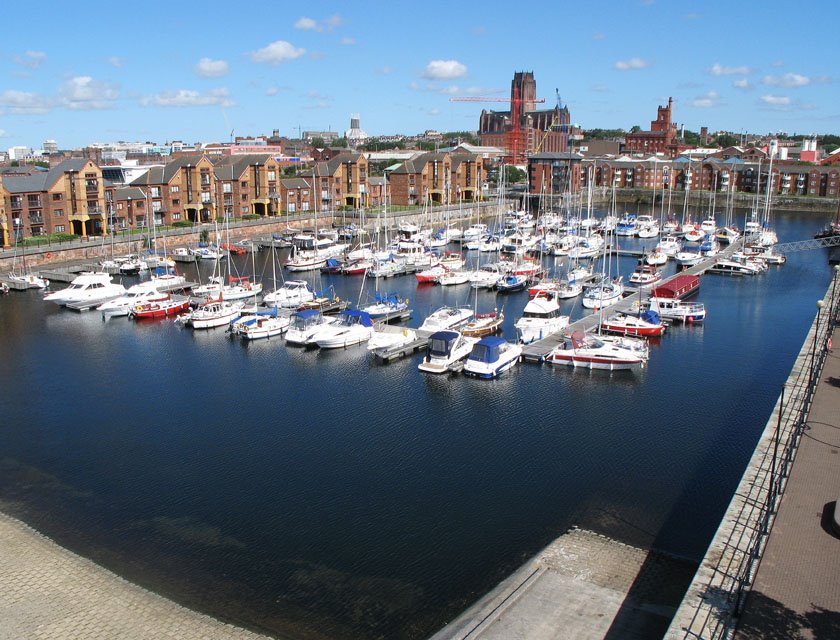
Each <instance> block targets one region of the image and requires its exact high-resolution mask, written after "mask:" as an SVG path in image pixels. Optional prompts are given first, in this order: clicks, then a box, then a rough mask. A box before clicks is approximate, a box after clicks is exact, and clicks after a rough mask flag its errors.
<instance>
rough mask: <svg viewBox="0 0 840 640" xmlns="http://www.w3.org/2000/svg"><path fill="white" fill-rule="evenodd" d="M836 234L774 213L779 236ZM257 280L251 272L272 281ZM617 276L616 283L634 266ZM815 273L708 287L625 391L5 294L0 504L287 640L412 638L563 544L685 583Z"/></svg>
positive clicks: (818, 260)
mask: <svg viewBox="0 0 840 640" xmlns="http://www.w3.org/2000/svg"><path fill="white" fill-rule="evenodd" d="M828 218H829V216H828V215H822V214H813V213H795V212H780V213H779V214H777V215H776V218H775V222H776V229H777V231H778V234H779V237H780V241H781V242H786V241H792V240H800V239H805V238H809V237H811V236H812V235H813V233H814V232H815V231H817V230H818V229H820V228H822V227H823V225H824V224H825V222H826V221H827V219H828ZM619 240H620V241H623V240H624V239H619ZM626 245H627V246H628V247H629V246H634V247H638V248H641V241H638V240H635V241H634V240H628V241H627V242H626ZM473 259H475V258H473ZM485 259H486V258H485ZM235 260H236V264H237V265H238V267H239V269H240V271H242V272H250V270H251V268H250V264H251V263H250V260H251V258H250V257H241V258H236V259H235ZM270 260H271V252H270V251H263V252H261V253H260V254H259V255H258V256H257V257H256V271H257V274H258V275H262V277H263V278H265V279H266V281H267V285H266V286H267V287H270V286H271V285H270V283H269V282H268V281H269V280H270V278H271V263H270ZM558 264H559V262H558ZM619 264H620V271H621V272H622V273H624V274H625V279H626V274H629V273H630V272H631V271H632V269H633V266H634V264H635V260H634V259H632V258H621V259H620V261H619ZM200 268H201V274H200V275H201V278H202V279H206V277H207V275H208V274H209V265H201V267H200ZM673 269H674V267H673V266H669V271H668V272H669V273H670V272H672V270H673ZM831 273H832V272H831V270H830V268H829V266H828V264H827V261H826V258H825V253H824V250H818V251H807V252H800V253H792V254H790V255H789V257H788V262H787V264H786V265H784V266H781V267H779V266H771V267H770V269H769V270H768V271H767V272H766V273H764V274H763V275H759V276H757V277H743V278H728V277H725V276H717V275H707V276H704V277H703V279H702V284H701V288H700V292H699V295H698V297H697V300H699V301H702V302H704V303H705V304H706V307H707V309H708V311H709V316H708V319H707V321H706V322H705V324H702V325H695V326H690V325H689V326H673V327H671V328H670V329H669V331H668V332H667V333H666V335H665V336H664V337H663V338H662V339H661V340H657V341H655V342H652V343H651V358H650V362H649V365H648V367H647V368H646V369H644V370H642V371H641V372H640V373H635V374H634V373H630V372H615V373H607V372H598V371H596V372H591V371H578V370H571V369H567V368H565V367H560V368H557V369H553V368H550V367H548V366H538V365H530V364H522V365H519V366H518V367H516V368H514V369H513V370H512V371H511V372H509V373H507V374H505V376H503V377H502V378H500V379H498V380H494V381H482V380H474V379H467V378H465V377H461V376H457V377H455V376H452V377H450V376H445V377H436V376H428V375H423V374H421V373H419V372H418V371H417V363H418V360H419V358H420V357H421V356H420V355H419V354H418V355H415V356H414V357H412V358H407V359H405V360H399V361H396V362H394V363H391V364H388V365H381V364H378V363H376V362H374V361H373V360H372V359H371V357H370V356H369V354H368V352H367V351H366V350H365V349H364V348H363V347H354V348H348V349H346V350H335V351H328V352H320V351H311V350H302V349H295V348H290V347H286V346H285V344H284V342H283V341H282V340H280V339H270V340H268V341H261V342H255V343H250V344H244V343H240V342H239V341H234V340H231V339H229V338H227V337H226V335H225V334H224V332H223V331H222V330H214V331H209V332H198V331H196V332H193V331H190V330H188V329H184V328H181V327H179V326H177V325H176V324H175V323H173V322H172V321H171V320H165V321H161V322H154V321H153V322H134V321H129V320H127V319H125V318H115V319H112V320H110V321H108V322H103V321H102V319H101V318H100V316H99V314H97V313H96V312H89V313H83V314H79V313H75V312H72V311H67V310H65V309H60V308H58V307H56V306H54V305H52V304H49V303H46V302H44V301H42V300H41V299H40V297H41V296H40V294H39V293H37V292H35V291H29V292H25V293H13V294H12V295H9V296H6V297H5V298H3V299H0V389H2V396H1V397H0V408H2V425H3V426H2V428H0V510H2V511H4V512H6V513H9V514H10V515H13V516H16V517H18V518H20V519H22V520H24V521H25V522H27V523H29V524H31V525H32V526H34V527H35V528H37V529H38V530H40V531H42V532H43V533H45V534H46V535H48V536H50V537H53V538H54V539H55V540H56V541H57V542H59V543H60V544H62V545H64V546H66V547H68V548H70V549H72V550H74V551H76V552H78V553H81V554H82V555H84V556H87V557H90V558H92V559H93V560H95V561H96V562H98V563H100V564H102V565H104V566H106V567H108V568H109V569H112V570H113V571H115V572H116V573H118V574H120V575H122V576H124V577H126V578H127V579H129V580H132V581H135V582H137V583H139V584H141V585H143V586H146V587H148V588H150V589H152V590H155V591H157V592H159V593H161V594H163V595H166V596H169V597H172V598H174V599H175V600H177V601H178V602H181V603H183V604H185V605H187V606H189V607H192V608H196V609H199V610H201V611H204V612H207V613H210V614H212V615H215V616H218V617H220V618H222V619H225V620H228V621H231V622H234V623H237V624H240V625H245V626H248V627H250V628H254V629H257V630H262V631H265V632H268V633H270V634H273V635H277V636H279V637H291V638H297V637H301V638H321V637H323V638H344V637H354V638H423V637H426V636H428V635H430V634H431V633H432V632H433V631H435V630H436V629H438V628H439V627H441V626H442V625H443V624H445V623H446V622H447V621H449V620H451V619H453V618H454V617H455V616H456V615H458V613H459V612H461V611H462V610H463V609H465V608H466V607H467V606H468V605H469V604H471V603H472V602H473V601H475V600H476V599H477V598H478V597H480V596H481V595H482V594H484V593H485V592H487V591H488V590H489V589H491V588H492V587H493V586H495V585H496V584H497V583H498V581H499V580H501V579H502V578H504V577H505V576H506V575H508V574H509V573H510V572H511V571H513V570H514V569H515V568H517V567H518V566H519V565H520V564H521V563H522V562H523V561H524V560H525V559H527V558H528V557H530V556H531V555H533V554H534V553H536V552H537V551H538V550H539V549H540V548H541V547H543V546H544V545H546V544H547V543H549V542H550V541H551V540H553V539H555V538H556V537H557V536H559V535H560V534H562V533H563V532H564V531H565V530H567V529H568V528H569V527H571V526H574V525H577V526H580V527H584V528H588V529H592V530H595V531H597V532H599V533H603V534H605V535H608V536H610V537H613V538H615V539H617V540H620V541H623V542H626V543H628V544H632V545H638V546H641V547H645V548H648V547H652V548H656V549H658V550H661V551H664V552H666V553H670V554H674V555H676V556H679V557H682V558H686V559H687V560H688V561H690V562H693V563H696V562H697V561H699V559H700V558H701V557H702V555H703V553H704V552H705V549H706V546H707V545H708V542H709V540H710V539H711V536H712V534H713V533H714V531H715V529H716V527H717V525H718V523H719V521H720V518H721V516H722V514H723V511H724V510H725V508H726V505H727V504H728V502H729V499H730V497H731V493H732V491H733V490H734V488H735V486H736V484H737V482H738V480H739V478H740V476H741V474H742V472H743V469H744V467H745V465H746V463H747V461H748V459H749V457H750V455H751V453H752V450H753V448H754V446H755V443H756V441H757V438H758V435H759V434H760V432H761V431H762V429H763V427H764V425H765V423H766V421H767V419H768V416H769V414H770V412H771V409H772V406H773V404H774V403H775V401H776V398H777V397H778V394H779V391H780V388H781V385H782V383H783V382H784V380H785V378H786V377H787V374H788V371H789V369H790V366H791V364H792V362H793V359H794V357H795V356H796V354H797V353H798V351H799V349H800V347H801V345H802V341H803V339H804V336H805V334H806V331H807V329H808V326H809V325H810V323H811V321H812V320H813V317H814V314H815V311H816V307H815V301H816V300H817V299H818V298H821V297H822V296H823V294H824V292H825V290H826V287H827V286H828V285H829V283H830V279H831ZM197 275H198V274H196V273H195V272H194V271H193V272H188V276H190V277H191V278H194V277H197ZM286 277H287V278H288V277H292V276H289V275H288V274H286ZM293 277H298V276H293ZM305 277H307V278H308V279H310V280H311V281H312V282H313V284H314V285H315V286H320V287H323V286H326V285H328V284H330V283H334V285H335V287H336V290H337V291H338V293H339V294H340V295H341V296H342V297H345V298H349V299H352V300H353V301H356V299H357V298H358V297H359V295H360V290H362V288H363V294H362V296H363V297H368V296H372V295H373V292H374V283H373V282H372V281H370V280H368V281H364V285H363V278H362V277H361V276H358V277H341V276H335V277H328V276H320V275H315V274H310V275H307V276H305ZM380 290H383V291H396V292H398V293H400V294H402V295H404V296H407V297H409V298H410V300H411V306H412V308H413V309H414V316H413V318H412V320H411V321H410V322H409V324H410V326H414V327H416V326H418V325H419V324H420V323H421V322H422V320H423V318H424V317H425V316H426V315H427V314H428V313H429V312H430V311H432V310H434V309H436V308H437V307H439V306H441V305H442V304H444V303H446V304H466V305H470V306H473V305H476V304H477V307H478V310H479V312H481V311H488V310H491V309H492V308H493V307H494V306H499V307H500V308H502V306H503V308H504V312H505V316H506V320H505V326H504V335H505V336H506V337H507V338H508V339H510V340H513V339H515V332H514V330H513V322H514V321H515V320H516V318H517V317H519V315H521V311H522V308H523V307H524V305H525V302H526V301H527V294H526V293H524V292H523V293H518V294H511V295H509V296H506V297H503V296H498V297H497V296H495V295H494V294H492V293H489V292H480V293H479V294H478V299H477V301H476V299H475V296H474V293H473V290H471V289H470V288H469V286H468V285H463V286H455V287H439V286H423V287H418V286H417V284H416V282H415V280H414V278H413V277H410V276H409V277H402V278H397V279H389V280H384V281H382V282H381V283H380ZM579 300H580V299H579V298H578V299H577V300H575V301H570V302H568V303H566V304H567V309H568V310H569V311H570V312H571V313H572V315H573V318H576V317H579V316H580V315H581V313H582V310H581V309H580V302H579Z"/></svg>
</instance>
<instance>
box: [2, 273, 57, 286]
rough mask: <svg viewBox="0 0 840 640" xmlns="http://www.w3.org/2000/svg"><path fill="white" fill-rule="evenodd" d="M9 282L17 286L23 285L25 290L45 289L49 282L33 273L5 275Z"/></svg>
mask: <svg viewBox="0 0 840 640" xmlns="http://www.w3.org/2000/svg"><path fill="white" fill-rule="evenodd" d="M7 278H8V279H9V282H14V283H17V284H18V285H25V286H26V288H27V289H46V288H47V287H48V286H50V281H49V280H47V279H46V278H42V277H40V276H39V275H36V274H34V273H31V272H30V273H14V272H10V273H9V274H8V275H7Z"/></svg>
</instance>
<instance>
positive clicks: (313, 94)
mask: <svg viewBox="0 0 840 640" xmlns="http://www.w3.org/2000/svg"><path fill="white" fill-rule="evenodd" d="M305 95H306V97H307V98H309V99H310V100H328V99H329V98H328V96H325V95H324V94H323V93H321V92H320V91H314V90H313V91H307V92H306V94H305Z"/></svg>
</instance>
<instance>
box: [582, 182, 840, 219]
mask: <svg viewBox="0 0 840 640" xmlns="http://www.w3.org/2000/svg"><path fill="white" fill-rule="evenodd" d="M611 193H612V192H611V191H610V190H608V189H607V188H606V187H602V188H598V189H597V190H596V193H595V194H594V197H595V198H596V202H599V203H604V202H609V200H610V198H611ZM709 197H710V193H709V192H708V191H690V192H689V194H688V204H689V205H691V206H694V207H708V206H709ZM726 197H727V194H726V193H724V192H721V191H718V192H716V194H715V198H716V201H717V208H718V209H722V208H723V205H724V203H725V199H726ZM615 199H616V202H618V203H621V204H650V205H654V204H656V205H657V206H659V204H660V203H661V202H662V191H661V190H654V189H616V192H615ZM684 199H685V192H684V191H672V192H671V208H672V209H675V208H676V207H679V208H680V210H682V203H683V200H684ZM761 200H762V201H763V200H764V196H763V194H762V195H761ZM665 202H666V203H667V202H668V194H667V193H666V194H665ZM733 202H734V205H735V206H736V207H743V208H750V207H753V206H754V205H755V194H754V193H735V194H733ZM838 205H840V200H838V199H836V198H817V197H813V196H793V195H786V194H785V195H781V194H777V195H774V196H773V206H774V207H775V208H778V209H788V210H793V211H813V212H815V213H830V212H834V211H837V207H838Z"/></svg>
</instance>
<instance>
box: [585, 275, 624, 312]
mask: <svg viewBox="0 0 840 640" xmlns="http://www.w3.org/2000/svg"><path fill="white" fill-rule="evenodd" d="M623 294H624V285H623V284H621V278H620V277H619V278H616V279H615V280H613V281H609V280H603V281H602V282H601V283H600V284H596V285H593V286H591V287H587V288H586V291H584V292H583V299H582V301H581V304H583V306H584V308H586V309H600V308H603V307H607V306H609V305H611V304H615V303H616V302H619V301H620V300H621V297H622V295H623Z"/></svg>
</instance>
